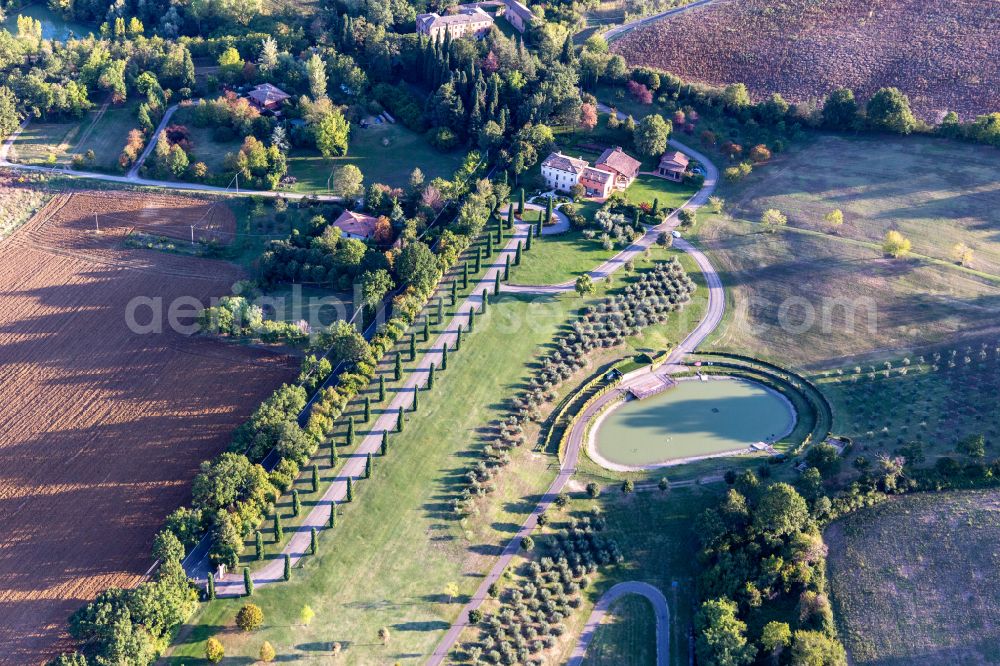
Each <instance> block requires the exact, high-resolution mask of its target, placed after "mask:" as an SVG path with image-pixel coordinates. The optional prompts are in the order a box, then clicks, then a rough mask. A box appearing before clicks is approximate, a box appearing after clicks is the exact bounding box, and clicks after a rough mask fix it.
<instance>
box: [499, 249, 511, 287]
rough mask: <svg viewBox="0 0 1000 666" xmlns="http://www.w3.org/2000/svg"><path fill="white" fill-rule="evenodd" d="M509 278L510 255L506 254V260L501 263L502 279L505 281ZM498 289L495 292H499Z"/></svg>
mask: <svg viewBox="0 0 1000 666" xmlns="http://www.w3.org/2000/svg"><path fill="white" fill-rule="evenodd" d="M509 279H510V255H509V254H508V255H507V260H506V261H505V262H504V264H503V281H504V282H506V281H507V280H509ZM499 291H500V290H499V289H497V292H498V293H499Z"/></svg>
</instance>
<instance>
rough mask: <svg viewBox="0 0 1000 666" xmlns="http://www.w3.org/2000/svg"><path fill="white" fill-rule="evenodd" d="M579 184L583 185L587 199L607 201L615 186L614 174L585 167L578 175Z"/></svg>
mask: <svg viewBox="0 0 1000 666" xmlns="http://www.w3.org/2000/svg"><path fill="white" fill-rule="evenodd" d="M579 182H580V184H581V185H583V188H584V190H586V192H587V196H588V197H596V198H598V199H607V198H608V196H609V195H610V194H611V190H613V189H614V186H615V174H613V173H611V172H610V171H604V170H602V169H595V168H594V167H590V166H589V167H586V168H584V170H583V172H582V173H581V174H580V181H579Z"/></svg>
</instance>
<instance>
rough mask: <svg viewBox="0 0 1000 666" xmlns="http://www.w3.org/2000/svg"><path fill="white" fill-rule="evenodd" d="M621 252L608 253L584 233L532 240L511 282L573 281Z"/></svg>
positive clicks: (574, 231) (549, 282)
mask: <svg viewBox="0 0 1000 666" xmlns="http://www.w3.org/2000/svg"><path fill="white" fill-rule="evenodd" d="M529 215H530V213H529ZM529 219H530V218H529ZM621 250H622V248H620V247H616V248H613V249H611V250H605V249H604V248H603V247H602V246H601V242H600V241H599V240H597V239H595V238H592V239H587V238H584V237H583V232H581V231H576V230H573V231H567V232H566V233H562V234H558V235H555V236H542V237H541V238H540V239H533V240H532V241H531V252H526V253H524V255H523V256H522V257H521V265H520V266H518V268H517V270H516V271H515V272H514V274H513V277H512V278H511V282H513V283H516V284H558V283H560V282H565V281H567V280H573V279H575V278H576V277H577V276H579V275H582V274H583V273H586V272H587V271H589V270H591V269H592V268H594V267H595V266H597V265H599V264H600V263H602V262H604V261H607V260H608V259H610V258H611V257H613V256H614V255H615V254H617V253H618V252H621Z"/></svg>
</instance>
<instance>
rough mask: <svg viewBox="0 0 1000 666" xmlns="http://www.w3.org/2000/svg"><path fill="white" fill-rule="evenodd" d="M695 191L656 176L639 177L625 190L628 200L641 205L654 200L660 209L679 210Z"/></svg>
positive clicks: (688, 186) (692, 188) (687, 186)
mask: <svg viewBox="0 0 1000 666" xmlns="http://www.w3.org/2000/svg"><path fill="white" fill-rule="evenodd" d="M696 191H697V190H696V189H695V188H694V187H691V186H690V185H685V184H683V183H673V182H671V181H669V180H665V179H663V178H658V177H656V176H648V175H647V176H639V177H638V178H636V179H635V182H633V183H632V184H631V185H629V188H628V189H627V190H625V195H626V196H627V197H628V200H629V201H631V202H633V203H637V204H641V203H650V204H652V203H653V201H654V200H656V201H657V202H658V203H659V205H660V209H661V210H662V209H664V208H680V207H681V206H682V205H684V202H686V201H687V200H688V199H690V198H691V197H692V196H694V193H695V192H696Z"/></svg>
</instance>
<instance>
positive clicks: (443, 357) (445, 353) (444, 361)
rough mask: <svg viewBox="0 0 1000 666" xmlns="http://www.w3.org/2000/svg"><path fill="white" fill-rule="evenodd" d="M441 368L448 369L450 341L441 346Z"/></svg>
mask: <svg viewBox="0 0 1000 666" xmlns="http://www.w3.org/2000/svg"><path fill="white" fill-rule="evenodd" d="M441 369H442V370H447V369H448V343H447V342H445V343H444V347H441Z"/></svg>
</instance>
